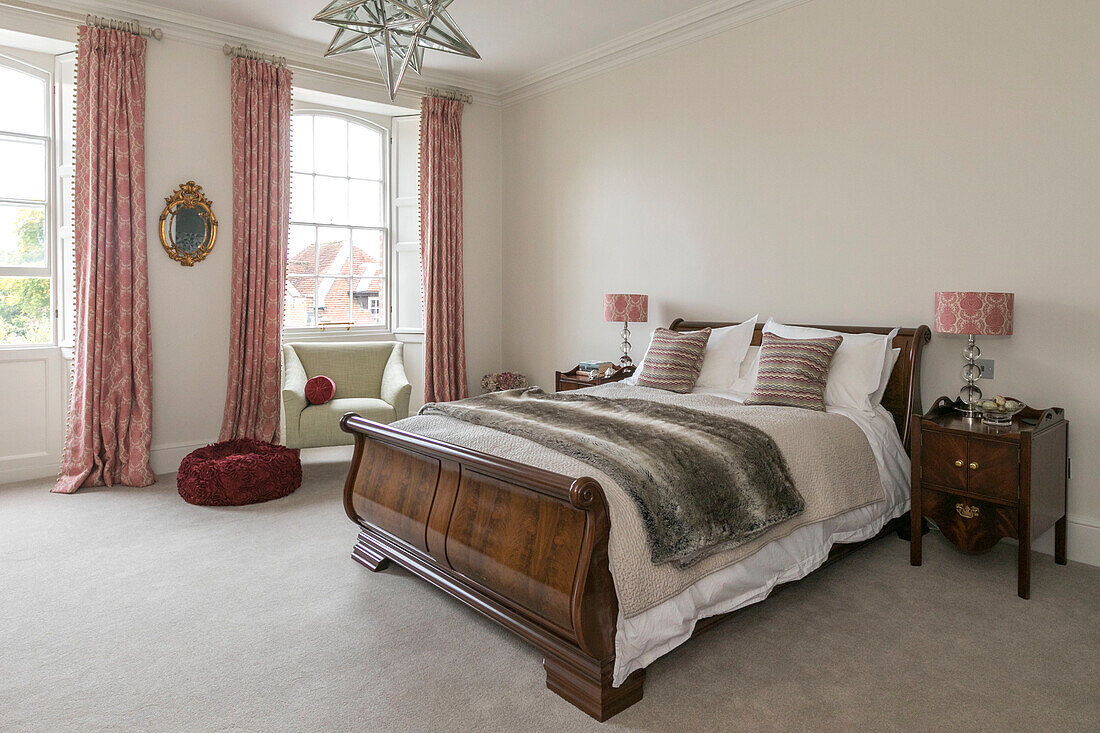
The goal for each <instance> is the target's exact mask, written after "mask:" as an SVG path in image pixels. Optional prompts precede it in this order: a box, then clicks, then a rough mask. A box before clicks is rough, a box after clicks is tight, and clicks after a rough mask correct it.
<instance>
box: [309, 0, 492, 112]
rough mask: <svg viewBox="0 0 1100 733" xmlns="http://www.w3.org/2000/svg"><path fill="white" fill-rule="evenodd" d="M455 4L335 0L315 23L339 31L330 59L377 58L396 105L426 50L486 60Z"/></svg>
mask: <svg viewBox="0 0 1100 733" xmlns="http://www.w3.org/2000/svg"><path fill="white" fill-rule="evenodd" d="M453 1H454V0H332V2H330V3H329V4H328V5H326V6H325V7H324V9H323V10H321V12H319V13H317V15H315V16H314V18H313V19H314V20H319V21H321V22H322V23H328V24H329V25H332V26H335V27H336V35H335V36H333V38H332V43H330V44H329V47H328V51H326V52H325V56H338V55H340V54H345V53H353V52H355V51H365V50H367V49H368V48H369V49H371V50H372V51H373V52H374V57H375V60H377V61H378V68H379V70H380V71H381V72H382V78H383V80H384V81H385V82H386V88H387V89H388V90H389V93H390V99H391V100H393V99H396V97H397V90H398V89H400V88H401V82H402V81H404V79H405V73H406V72H407V71H408V70H409V69H412V71H413V72H414V73H416V74H419V73H420V72H421V69H423V66H424V51H425V50H433V51H445V52H446V53H454V54H458V55H459V56H469V57H470V58H475V59H479V58H481V55H480V54H479V53H478V52H477V51H476V50H474V47H473V46H472V45H471V44H470V41H469V39H467V38H466V36H465V35H464V34H463V33H462V31H461V30H459V28H458V26H457V25H456V24H455V22H454V19H452V18H451V16H450V14H449V13H448V12H447V6H449V5H450V4H451V3H452V2H453Z"/></svg>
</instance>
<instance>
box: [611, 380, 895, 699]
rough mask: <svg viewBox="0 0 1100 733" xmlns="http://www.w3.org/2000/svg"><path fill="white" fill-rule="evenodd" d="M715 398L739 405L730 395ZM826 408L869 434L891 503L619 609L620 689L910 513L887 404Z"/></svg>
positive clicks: (812, 528) (812, 527)
mask: <svg viewBox="0 0 1100 733" xmlns="http://www.w3.org/2000/svg"><path fill="white" fill-rule="evenodd" d="M709 394H713V395H715V396H719V397H724V398H727V399H731V400H733V401H735V402H739V401H740V398H738V397H737V396H735V395H733V394H731V393H728V392H718V391H714V392H709ZM827 411H828V412H832V413H836V414H840V415H844V416H845V417H847V418H849V419H851V420H852V421H853V422H855V423H856V425H858V426H859V427H860V429H861V430H863V432H864V434H865V435H866V436H867V440H868V442H869V443H870V444H871V449H872V451H873V452H874V454H875V463H876V464H877V465H878V469H879V474H880V476H881V479H882V487H883V490H884V492H885V494H886V501H884V502H879V503H876V504H872V505H870V506H865V507H861V508H859V509H854V510H852V511H850V512H847V513H845V514H841V515H840V516H837V517H833V518H832V519H827V520H825V521H823V522H818V523H816V524H809V525H806V526H805V527H801V528H799V529H797V530H795V531H794V532H792V533H791V534H789V535H787V536H786V537H782V538H780V539H777V540H775V541H774V542H771V543H769V544H767V545H765V546H764V547H763V548H762V549H760V550H759V551H758V552H756V553H755V554H753V555H750V556H749V557H747V558H745V559H744V560H741V561H740V562H738V563H736V564H734V565H730V566H728V567H726V568H723V569H721V570H717V571H715V572H713V573H711V574H710V575H707V576H705V577H703V578H702V579H700V580H699V581H697V582H696V583H695V584H694V585H692V586H691V587H689V588H687V589H686V590H684V591H682V592H681V593H679V594H678V595H676V596H675V597H673V598H670V599H668V600H667V601H664V602H663V603H661V604H659V605H657V606H654V607H653V608H650V609H649V610H646V611H643V612H642V613H640V614H638V615H636V616H633V617H631V618H625V617H624V616H623V614H622V613H621V612H620V614H619V620H618V627H617V631H616V634H615V680H614V684H615V685H616V686H618V685H620V684H622V682H623V680H625V679H626V677H627V675H629V674H630V673H631V672H633V671H634V670H636V669H641V668H643V667H645V666H646V665H648V664H649V663H650V662H652V661H653V660H655V659H657V658H658V657H660V656H661V655H663V654H666V653H667V652H669V651H671V650H672V649H675V648H676V647H678V646H679V645H680V644H683V643H684V642H685V641H687V640H688V638H690V637H691V634H692V631H694V629H695V623H696V621H698V620H699V619H703V618H707V617H708V616H716V615H718V614H722V613H728V612H729V611H734V610H737V609H738V608H742V607H744V606H747V605H749V604H752V603H756V602H757V601H762V600H763V599H765V598H767V597H768V595H769V594H770V593H771V591H772V588H774V587H775V586H776V585H779V584H781V583H786V582H788V581H791V580H798V579H799V578H803V577H805V576H806V575H808V574H809V573H811V572H812V571H813V570H815V569H817V568H819V567H820V566H821V565H822V564H823V563H824V562H825V560H826V559H827V558H828V557H829V550H830V549H832V546H833V545H834V544H836V543H838V542H859V541H861V540H865V539H869V538H871V537H874V536H875V535H876V534H878V532H879V530H881V529H882V527H883V525H885V524H886V523H887V522H888V521H890V520H891V519H893V518H895V517H899V516H901V515H902V514H904V513H905V512H906V511H908V510H909V456H908V455H907V454H906V452H905V447H904V446H903V445H902V443H901V439H900V438H899V437H898V432H897V428H896V427H895V425H894V419H893V417H892V416H891V414H890V413H889V412H888V411H887V410H886V408H884V407H882V406H881V405H880V406H878V407H876V408H875V411H874V412H873V413H870V412H862V411H859V410H853V409H848V408H832V407H830V408H829V409H828V410H827Z"/></svg>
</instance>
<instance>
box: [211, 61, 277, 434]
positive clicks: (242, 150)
mask: <svg viewBox="0 0 1100 733" xmlns="http://www.w3.org/2000/svg"><path fill="white" fill-rule="evenodd" d="M290 83H291V74H290V71H289V70H288V69H286V68H283V67H278V66H275V65H273V64H269V63H265V62H263V61H256V60H252V59H233V68H232V77H231V94H232V112H233V306H232V316H231V318H232V322H231V326H230V340H229V386H228V389H227V391H226V397H225V416H224V417H223V419H222V432H221V440H230V439H232V438H253V439H255V440H266V441H269V442H276V441H277V440H278V439H279V406H280V390H281V385H280V380H281V378H282V377H281V374H280V372H281V367H280V361H279V359H280V338H281V337H282V331H283V291H284V287H285V279H286V248H287V241H288V239H289V236H290V103H291V97H290Z"/></svg>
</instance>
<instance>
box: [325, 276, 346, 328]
mask: <svg viewBox="0 0 1100 733" xmlns="http://www.w3.org/2000/svg"><path fill="white" fill-rule="evenodd" d="M317 282H318V286H317V322H318V323H319V324H320V325H322V326H323V325H325V324H326V323H350V322H351V301H350V299H349V295H348V293H349V290H350V287H351V281H350V279H349V278H346V277H322V278H318V280H317Z"/></svg>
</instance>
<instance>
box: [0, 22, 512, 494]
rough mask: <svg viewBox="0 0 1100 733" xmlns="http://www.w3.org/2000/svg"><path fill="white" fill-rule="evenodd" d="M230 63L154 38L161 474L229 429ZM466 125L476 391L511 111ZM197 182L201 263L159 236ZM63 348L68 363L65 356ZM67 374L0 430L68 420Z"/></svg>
mask: <svg viewBox="0 0 1100 733" xmlns="http://www.w3.org/2000/svg"><path fill="white" fill-rule="evenodd" d="M104 14H105V15H107V14H109V13H107V12H106V11H104ZM0 28H11V29H14V30H18V31H22V32H25V33H32V34H36V35H40V36H45V37H48V38H54V39H60V40H64V41H75V38H76V29H75V26H73V25H71V24H69V23H64V22H59V21H55V20H49V21H45V20H43V21H38V20H35V19H31V20H27V18H26V17H24V16H22V15H18V14H14V13H9V12H8V11H6V10H4V9H2V8H0ZM229 64H230V62H229V59H228V58H226V57H225V56H224V55H223V53H222V51H221V48H220V41H219V42H218V43H216V44H215V43H210V42H207V43H192V42H188V41H187V40H183V39H181V38H180V37H179V34H176V35H175V36H173V33H172V32H170V31H166V33H165V40H164V41H161V42H155V41H150V42H149V48H148V53H147V64H146V86H147V89H146V132H145V146H146V179H145V183H146V195H147V212H146V222H147V227H148V228H147V231H148V251H149V294H150V310H151V320H152V323H151V335H152V347H153V353H152V361H153V468H154V470H156V471H157V472H158V473H170V472H173V471H175V469H176V467H177V466H178V465H179V461H180V460H181V459H182V458H183V456H185V455H187V453H189V452H191V451H192V450H194V449H195V448H197V447H199V446H202V445H205V444H206V443H209V442H213V441H216V440H217V438H218V433H219V430H220V428H221V418H222V410H223V407H224V402H225V389H226V380H227V373H228V361H229V317H230V316H229V313H230V292H229V289H230V279H231V269H232V241H233V178H232V160H231V155H232V151H231V142H232V140H231V134H230V113H229ZM295 85H296V86H297V87H306V88H310V89H316V90H318V91H322V92H327V93H332V94H341V95H345V96H355V97H359V98H362V99H366V100H368V101H373V102H387V103H388V101H389V100H388V98H384V97H382V96H381V95H380V94H379V93H378V92H377V91H374V88H373V87H370V86H368V85H364V84H362V83H358V82H355V81H349V80H346V79H341V78H339V77H334V76H330V75H328V74H319V73H312V72H304V73H298V74H296V75H295ZM398 105H401V106H403V107H406V108H413V109H416V108H418V107H419V101H418V97H416V96H414V95H411V94H405V95H402V96H401V97H400V98H399V99H398ZM462 129H463V140H464V144H465V171H464V173H465V175H464V187H465V188H464V192H465V203H466V206H465V217H466V218H465V227H464V235H465V242H466V250H465V262H464V265H465V267H464V270H465V291H466V299H467V300H466V324H467V356H468V363H469V368H470V381H471V384H472V385H476V384H478V383H479V382H480V378H481V374H482V373H484V372H487V371H496V370H498V369H499V364H500V349H501V338H500V335H501V317H500V301H501V253H500V242H501V214H500V205H501V172H502V171H501V149H502V143H501V112H500V110H499V109H498V108H495V107H489V106H485V105H480V104H476V103H475V104H471V105H468V106H467V108H466V113H465V116H464V118H463V127H462ZM188 180H194V181H196V182H198V183H199V184H201V185H202V186H203V189H204V191H205V192H206V194H207V196H208V197H209V198H210V199H211V200H212V201H213V202H214V211H215V214H216V215H217V217H218V223H219V229H218V241H217V243H216V245H215V247H214V250H213V251H212V252H211V254H210V256H209V257H208V258H207V259H206V260H204V261H203V262H201V263H199V264H197V265H195V266H194V267H191V268H187V267H182V266H180V265H179V264H178V263H176V262H175V261H173V260H171V259H169V258H168V256H167V255H166V254H165V253H164V251H163V249H162V248H161V245H160V240H159V236H158V234H157V230H158V225H159V218H160V213H161V210H162V209H163V207H164V197H166V196H168V195H170V194H171V193H172V191H173V190H175V188H176V187H177V186H178V185H179V184H180V183H183V182H185V181H188ZM401 338H402V340H406V341H407V342H408V343H407V344H406V368H407V371H408V372H409V377H410V381H411V382H412V383H413V386H414V391H413V399H412V403H413V408H414V409H415V408H416V407H417V406H419V404H420V403H422V401H423V400H422V394H423V383H424V377H423V370H424V355H423V343H422V340H423V339H422V337H418V336H416V335H412V336H402V337H401ZM42 351H43V350H36V351H35V352H34V357H35V358H36V359H39V358H41V359H44V358H45V356H42V355H41V353H40V352H42ZM47 351H48V350H47ZM53 351H54V352H57V354H58V356H57V358H56V359H55V361H57V362H58V364H60V363H61V360H60V357H59V354H60V350H59V349H54V350H53ZM28 353H29V352H28ZM51 358H52V357H51ZM43 363H45V362H43ZM50 363H52V362H50ZM65 363H66V364H67V362H65ZM15 368H16V366H13V367H11V369H15ZM19 368H23V367H21V366H20V367H19ZM67 369H68V367H67V366H64V367H63V368H62V367H61V366H60V365H55V366H49V367H48V368H47V367H46V366H44V367H41V368H39V371H41V372H42V374H43V375H45V376H43V377H42V378H43V379H47V380H49V381H51V383H57V384H58V386H57V388H56V389H52V388H49V389H48V388H47V386H43V387H42V392H43V395H50V396H49V399H50V400H54V402H53V404H52V405H50V404H46V402H45V401H44V400H45V399H46V397H45V396H44V397H43V398H42V400H38V401H35V402H34V404H26V405H24V404H23V403H22V402H19V403H16V402H13V401H10V400H9V401H6V402H4V404H2V405H0V424H5V425H30V424H31V421H33V425H34V426H37V425H38V423H39V422H41V421H43V420H46V419H51V420H55V421H60V423H61V424H63V421H64V409H65V405H64V395H65V392H64V387H63V385H62V383H63V381H64V374H65V370H67ZM35 374H36V375H37V374H38V372H35ZM36 378H37V377H36ZM9 386H10V385H9ZM9 391H10V390H9ZM0 392H3V390H0ZM3 393H4V394H6V392H3ZM54 395H56V396H54ZM39 402H42V404H38V403H39ZM16 404H17V406H16V407H13V405H16ZM51 415H52V417H50V416H51ZM43 416H46V417H43ZM43 430H44V428H43ZM54 432H55V433H56V434H60V432H61V431H60V430H55V431H54ZM2 455H3V450H2V449H0V457H2ZM14 463H17V462H14ZM13 465H14V464H13ZM5 468H6V466H4V465H3V464H0V483H2V482H6V481H14V480H20V479H23V478H31V477H35V476H49V475H56V473H57V463H56V460H37V459H36V460H35V461H34V462H33V464H31V463H24V466H23V467H22V468H20V467H18V466H16V467H14V468H12V469H10V470H4V469H5Z"/></svg>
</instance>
